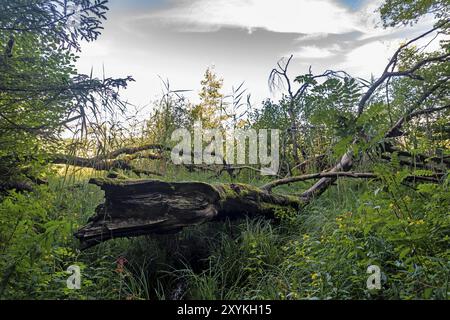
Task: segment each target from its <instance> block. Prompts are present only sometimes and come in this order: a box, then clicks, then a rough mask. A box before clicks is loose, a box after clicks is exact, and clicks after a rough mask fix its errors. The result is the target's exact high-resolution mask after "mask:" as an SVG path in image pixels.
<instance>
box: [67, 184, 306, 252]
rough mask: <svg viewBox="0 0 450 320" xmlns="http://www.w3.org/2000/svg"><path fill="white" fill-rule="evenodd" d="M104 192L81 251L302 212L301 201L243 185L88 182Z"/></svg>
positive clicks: (82, 232) (86, 229)
mask: <svg viewBox="0 0 450 320" xmlns="http://www.w3.org/2000/svg"><path fill="white" fill-rule="evenodd" d="M90 183H92V184H95V185H98V186H100V187H101V188H102V190H104V191H105V198H106V202H105V204H102V205H100V206H99V207H98V208H97V210H96V215H95V216H94V217H92V218H91V219H90V220H89V222H88V224H87V225H86V226H85V227H83V228H82V229H80V230H79V231H78V232H77V233H76V234H75V236H76V237H77V238H78V239H79V240H80V241H81V242H82V247H83V248H88V247H91V246H95V245H97V244H99V243H100V242H103V241H107V240H109V239H112V238H120V237H135V236H139V235H144V234H150V233H157V234H167V233H176V232H179V231H180V230H181V229H183V228H184V227H187V226H193V225H199V224H203V223H206V222H209V221H218V220H224V219H228V218H229V219H237V218H239V217H244V216H249V217H255V216H263V217H266V218H274V217H275V216H276V212H277V210H280V209H281V210H288V209H290V210H295V211H298V210H300V209H301V208H302V207H303V205H304V202H303V201H302V200H301V199H300V198H299V197H294V196H287V195H276V194H271V193H269V192H267V191H265V190H261V189H259V188H256V187H253V186H250V185H245V184H218V185H210V184H206V183H200V182H188V183H183V182H181V183H173V182H163V181H156V180H140V181H139V180H138V181H132V180H125V181H120V180H113V179H92V180H91V181H90Z"/></svg>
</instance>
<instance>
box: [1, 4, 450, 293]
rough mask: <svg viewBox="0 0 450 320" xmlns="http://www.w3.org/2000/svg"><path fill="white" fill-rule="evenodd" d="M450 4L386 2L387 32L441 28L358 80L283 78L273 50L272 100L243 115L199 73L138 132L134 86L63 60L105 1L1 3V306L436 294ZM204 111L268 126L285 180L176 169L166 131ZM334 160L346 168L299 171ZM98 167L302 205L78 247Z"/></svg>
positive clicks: (447, 235) (448, 196) (449, 218)
mask: <svg viewBox="0 0 450 320" xmlns="http://www.w3.org/2000/svg"><path fill="white" fill-rule="evenodd" d="M73 8H80V10H81V11H80V12H81V13H80V12H78V13H76V12H74V10H73ZM449 8H450V5H449V3H448V1H446V0H443V1H440V0H411V1H398V0H386V2H385V3H384V4H383V5H382V6H381V8H380V13H381V16H382V20H383V22H384V27H385V28H389V27H395V26H400V25H409V24H413V23H416V22H417V21H418V20H420V19H421V18H423V16H424V15H426V14H431V15H433V16H434V18H435V27H434V29H433V30H430V31H429V32H427V33H426V34H424V35H421V36H419V37H418V38H416V39H411V41H409V42H406V43H405V44H404V45H402V46H401V47H400V49H399V50H398V51H397V52H396V53H395V55H394V56H393V57H392V59H391V61H390V62H389V63H388V65H387V67H386V70H385V71H384V73H383V74H382V75H377V78H374V79H371V80H370V81H366V80H362V79H358V78H354V77H352V76H351V75H349V74H348V73H346V72H344V71H332V70H329V71H326V72H325V73H323V74H313V73H312V72H310V73H308V74H304V75H299V76H297V77H295V78H294V79H290V78H289V77H288V69H289V66H290V64H291V62H292V61H291V59H284V60H281V61H280V62H279V63H278V64H277V66H276V68H275V69H274V70H273V71H272V72H271V74H270V82H271V84H272V85H273V86H274V87H277V88H278V89H279V90H284V91H285V94H284V95H283V98H282V99H281V100H280V101H272V100H266V101H264V102H263V103H262V105H261V106H253V107H252V106H250V99H246V91H245V90H244V88H243V86H242V85H241V86H238V87H236V88H234V89H233V90H232V93H231V94H230V95H226V94H224V93H223V91H224V89H223V81H222V79H220V77H219V76H218V75H216V73H215V71H214V69H213V68H209V69H208V70H207V71H206V72H205V77H204V79H203V80H202V82H201V85H202V90H201V92H200V94H199V101H200V102H199V103H197V104H196V103H192V102H190V101H189V100H188V99H187V98H186V97H185V96H183V92H182V91H172V90H171V89H170V86H169V85H168V84H166V89H167V93H166V94H165V95H164V96H163V97H161V99H160V100H159V101H157V102H155V104H154V108H153V111H152V114H151V115H150V116H149V118H148V119H145V125H144V126H141V128H142V130H136V127H135V126H133V121H137V119H133V118H132V117H131V116H130V112H129V110H130V108H131V106H130V105H128V104H127V103H124V102H123V101H122V100H121V98H120V90H122V89H124V88H126V86H127V83H129V82H130V81H133V79H132V78H131V77H128V76H125V77H124V78H123V79H112V78H107V77H106V76H105V77H103V78H102V79H96V78H93V77H92V76H91V75H83V74H79V73H78V72H77V70H76V68H75V66H74V65H75V62H76V60H77V56H76V53H77V52H78V51H79V50H80V41H82V40H86V41H95V40H96V39H97V37H98V36H99V35H100V31H101V29H102V20H104V19H105V17H106V13H107V10H108V8H107V1H100V0H95V1H93V0H71V1H50V0H41V1H36V0H13V1H3V0H0V298H1V299H379V298H384V299H447V298H448V297H449V278H450V253H449V250H448V248H449V247H450V246H449V245H450V215H449V211H450V210H449V209H450V192H449V188H450V185H449V183H450V178H449V176H448V172H449V171H448V169H449V165H450V148H449V147H450V136H449V133H450V127H449V118H450V113H449V100H450V99H449V89H450V86H449V83H450V61H449V57H450V45H449V41H448V34H449V30H450V21H449ZM436 34H439V37H438V38H435V37H434V36H435V35H436ZM427 37H428V38H427ZM423 39H425V40H426V39H431V40H433V41H432V42H436V41H437V42H439V45H437V46H436V47H438V49H436V50H434V51H430V50H427V45H426V44H425V45H424V46H420V45H418V43H419V42H420V41H421V40H423ZM446 39H447V40H446ZM425 43H428V44H429V41H428V40H427V41H425ZM332 67H333V66H330V68H332ZM125 119H126V120H127V121H125ZM198 120H201V121H202V122H203V127H205V128H217V127H218V128H220V129H222V130H226V129H248V128H254V129H263V128H273V129H280V131H281V132H282V135H281V166H280V169H279V172H278V176H279V177H278V178H277V177H275V178H273V177H266V176H262V175H261V174H260V172H259V166H256V165H255V166H245V167H239V166H232V165H230V164H227V163H224V164H223V165H215V166H203V165H200V166H196V165H184V166H183V165H181V166H175V165H174V164H173V163H172V162H171V159H170V148H171V147H173V144H174V142H173V141H171V139H170V138H171V134H172V132H173V131H174V130H175V129H177V128H188V129H192V127H193V125H194V122H195V121H198ZM350 158H351V160H349V161H348V163H346V164H345V165H344V166H341V167H338V168H337V167H336V164H337V163H338V164H339V163H341V164H342V162H343V159H347V160H348V159H350ZM333 168H334V169H335V170H334V171H349V172H351V173H352V174H354V176H353V177H351V176H348V177H339V175H336V176H334V177H324V176H316V177H308V178H306V176H305V175H307V174H312V173H326V172H328V173H329V170H330V169H333ZM336 168H337V169H336ZM356 173H365V174H366V175H365V176H364V179H360V178H359V177H358V175H357V174H356ZM106 176H108V177H109V178H111V179H116V180H120V181H124V180H128V179H160V180H165V181H202V182H207V183H212V184H214V183H242V184H247V185H251V186H254V187H255V188H256V187H257V188H261V187H264V186H265V187H266V189H267V186H268V185H270V188H269V189H270V191H271V192H274V193H277V194H284V195H292V196H293V197H300V196H299V195H301V197H302V199H307V203H306V205H305V207H302V208H301V210H299V211H298V212H297V211H295V210H292V208H283V207H279V208H277V209H276V214H275V217H274V218H273V219H264V218H263V217H261V218H257V217H256V218H245V219H239V220H231V219H229V220H226V221H222V222H214V223H208V224H204V225H199V226H192V227H189V228H186V229H184V230H183V231H182V232H180V233H178V234H169V235H152V234H150V235H145V236H141V237H136V238H130V239H114V240H112V241H108V242H105V243H102V244H99V245H98V246H96V247H93V248H90V249H88V250H85V251H80V245H79V242H78V241H77V240H76V239H75V238H74V236H73V234H74V233H75V231H76V230H78V229H79V228H80V227H81V226H83V225H85V224H86V222H87V221H88V219H89V217H91V216H92V215H93V214H94V211H95V208H96V207H97V206H98V205H99V204H101V203H102V202H103V201H104V194H103V193H102V191H101V190H100V189H99V188H98V187H97V186H95V185H92V184H89V183H88V182H89V179H90V178H92V177H106ZM283 178H284V179H283ZM313 178H314V179H313ZM320 178H321V179H320ZM273 180H277V181H276V182H275V183H273ZM315 180H318V182H317V181H315ZM271 183H272V185H271ZM272 189H273V190H272ZM305 190H308V191H310V192H307V193H305ZM70 265H78V266H80V267H81V271H82V286H81V289H80V290H70V289H68V288H67V287H66V279H67V277H68V274H67V273H66V270H67V268H68V267H69V266H70ZM370 265H378V266H380V268H381V270H382V272H383V279H382V280H383V281H382V289H381V290H369V289H367V287H366V280H367V277H368V274H367V272H366V271H367V267H368V266H370Z"/></svg>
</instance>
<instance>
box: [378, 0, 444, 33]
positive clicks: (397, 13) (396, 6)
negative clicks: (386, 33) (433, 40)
mask: <svg viewBox="0 0 450 320" xmlns="http://www.w3.org/2000/svg"><path fill="white" fill-rule="evenodd" d="M449 7H450V6H449V1H448V0H386V1H385V2H384V3H383V5H382V6H381V8H380V12H381V17H382V19H383V23H384V25H385V27H388V26H390V27H394V26H398V25H402V24H403V25H405V24H413V23H415V22H417V21H418V20H419V19H420V18H421V17H422V16H424V15H425V14H427V13H431V14H433V15H434V16H435V17H436V18H438V19H442V21H444V20H445V19H448V17H449V14H450V12H449Z"/></svg>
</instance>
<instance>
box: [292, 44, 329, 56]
mask: <svg viewBox="0 0 450 320" xmlns="http://www.w3.org/2000/svg"><path fill="white" fill-rule="evenodd" d="M332 50H333V48H326V49H325V48H318V47H315V46H306V47H302V48H301V49H300V50H299V51H297V52H296V53H295V55H294V56H295V57H299V58H315V59H320V58H329V57H332V56H333V55H334V53H333V51H332Z"/></svg>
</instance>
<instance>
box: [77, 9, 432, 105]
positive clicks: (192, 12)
mask: <svg viewBox="0 0 450 320" xmlns="http://www.w3.org/2000/svg"><path fill="white" fill-rule="evenodd" d="M378 3H379V1H378V0H126V1H124V0H110V5H109V6H110V12H109V14H108V21H107V22H106V23H105V24H104V27H105V30H104V31H103V34H102V36H101V37H100V38H99V40H98V41H96V42H94V43H87V44H84V45H83V52H82V53H81V55H80V59H79V62H78V68H79V71H80V72H83V73H90V71H91V68H93V70H94V74H95V75H97V76H101V74H102V68H103V66H104V68H105V71H106V74H107V76H114V77H124V76H127V75H132V76H133V77H134V78H135V79H136V81H137V82H136V83H134V84H132V85H131V86H130V88H129V89H128V90H127V91H126V92H125V93H124V97H126V98H127V99H128V100H129V101H130V102H132V103H133V104H136V105H140V106H142V105H146V104H149V103H150V101H152V100H154V99H155V98H156V97H157V96H158V95H160V94H161V90H162V86H161V81H160V79H159V77H158V76H161V77H162V78H164V79H169V80H170V83H171V87H172V89H190V90H194V93H197V92H198V90H199V89H200V81H201V79H202V77H203V74H204V72H205V69H206V68H207V67H208V66H211V65H214V66H215V68H216V72H217V73H218V74H219V75H220V76H221V77H223V78H224V80H225V86H224V93H225V94H227V93H229V92H231V87H232V86H233V85H239V84H240V83H241V82H243V81H245V86H246V88H248V90H249V91H250V92H251V93H252V96H253V99H252V100H253V102H254V103H255V105H258V104H260V102H261V101H262V100H263V99H265V98H267V97H271V93H270V91H269V88H268V81H267V80H268V76H269V73H270V71H271V69H272V68H273V67H274V66H275V64H276V63H277V61H278V60H279V59H280V58H282V57H285V56H289V55H290V54H293V55H294V57H295V59H294V60H293V61H292V68H291V75H292V76H295V75H298V74H300V73H305V72H307V70H308V68H309V66H312V70H313V72H314V73H320V72H321V71H324V70H326V69H333V70H338V69H341V70H345V71H347V72H349V73H350V74H352V75H354V76H358V77H363V78H366V79H368V78H370V76H371V74H374V75H375V76H377V75H379V74H380V72H381V71H382V69H383V67H384V66H385V65H386V63H387V60H388V57H389V56H390V55H391V54H392V53H393V51H395V49H396V47H397V46H398V44H399V43H400V42H402V41H404V40H405V39H408V38H411V37H413V36H415V35H419V34H420V33H421V32H422V31H424V30H426V29H427V28H429V27H431V25H432V22H431V20H428V21H427V20H425V21H422V22H421V23H420V24H419V25H416V26H414V27H403V28H396V29H388V30H386V29H383V28H382V27H381V25H380V21H379V18H378V16H377V15H376V14H375V13H374V12H375V10H376V8H377V6H378Z"/></svg>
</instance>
